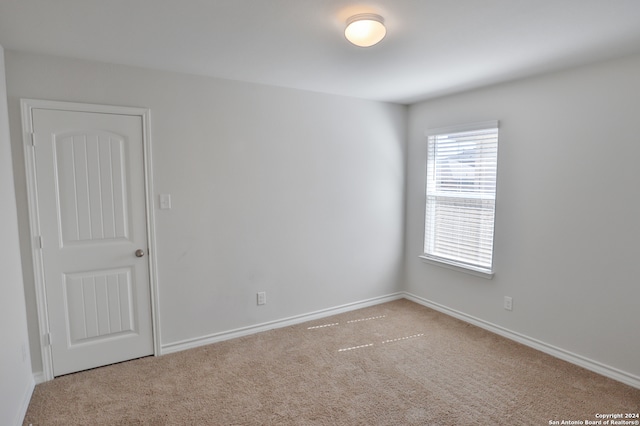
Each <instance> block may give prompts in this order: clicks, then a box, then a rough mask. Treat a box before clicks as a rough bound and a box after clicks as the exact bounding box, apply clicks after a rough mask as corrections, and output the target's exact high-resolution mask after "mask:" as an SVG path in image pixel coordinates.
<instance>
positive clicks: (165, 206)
mask: <svg viewBox="0 0 640 426" xmlns="http://www.w3.org/2000/svg"><path fill="white" fill-rule="evenodd" d="M160 209H161V210H169V209H171V194H160Z"/></svg>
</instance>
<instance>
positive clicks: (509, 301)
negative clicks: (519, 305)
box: [504, 296, 513, 311]
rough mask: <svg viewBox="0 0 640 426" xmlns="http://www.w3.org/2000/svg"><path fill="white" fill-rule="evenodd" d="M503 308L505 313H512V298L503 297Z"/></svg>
mask: <svg viewBox="0 0 640 426" xmlns="http://www.w3.org/2000/svg"><path fill="white" fill-rule="evenodd" d="M504 308H505V309H506V310H507V311H513V298H511V297H509V296H505V297H504Z"/></svg>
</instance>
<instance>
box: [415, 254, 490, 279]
mask: <svg viewBox="0 0 640 426" xmlns="http://www.w3.org/2000/svg"><path fill="white" fill-rule="evenodd" d="M419 257H420V259H422V261H423V262H424V263H429V264H431V265H436V266H440V267H442V268H447V269H452V270H454V271H458V272H463V273H465V274H469V275H475V276H476V277H482V278H485V279H488V280H490V279H492V278H493V271H487V270H486V269H479V268H478V269H476V268H474V267H472V266H469V265H465V264H463V263H456V262H452V261H448V260H445V259H440V258H436V257H431V256H428V255H426V254H421V255H420V256H419Z"/></svg>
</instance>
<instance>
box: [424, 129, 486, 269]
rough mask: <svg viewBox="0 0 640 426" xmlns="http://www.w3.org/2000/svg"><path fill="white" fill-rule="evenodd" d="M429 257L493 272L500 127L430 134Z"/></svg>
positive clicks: (426, 255) (426, 250) (426, 239)
mask: <svg viewBox="0 0 640 426" xmlns="http://www.w3.org/2000/svg"><path fill="white" fill-rule="evenodd" d="M427 136H428V141H427V145H428V147H427V185H426V190H427V194H426V195H427V203H426V213H425V236H424V255H423V256H422V257H424V258H425V259H428V260H434V261H438V262H443V263H445V264H448V265H452V266H458V267H462V268H466V269H470V270H474V271H477V272H481V273H484V274H492V273H493V228H494V219H495V202H496V170H497V158H498V122H497V121H493V122H487V123H478V124H473V125H467V126H456V127H450V128H446V129H434V130H432V131H429V132H427Z"/></svg>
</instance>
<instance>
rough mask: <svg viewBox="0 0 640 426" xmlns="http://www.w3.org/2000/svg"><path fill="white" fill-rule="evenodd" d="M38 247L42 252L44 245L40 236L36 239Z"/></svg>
mask: <svg viewBox="0 0 640 426" xmlns="http://www.w3.org/2000/svg"><path fill="white" fill-rule="evenodd" d="M36 247H37V248H39V249H40V250H42V248H43V245H42V235H38V236H37V237H36Z"/></svg>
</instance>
